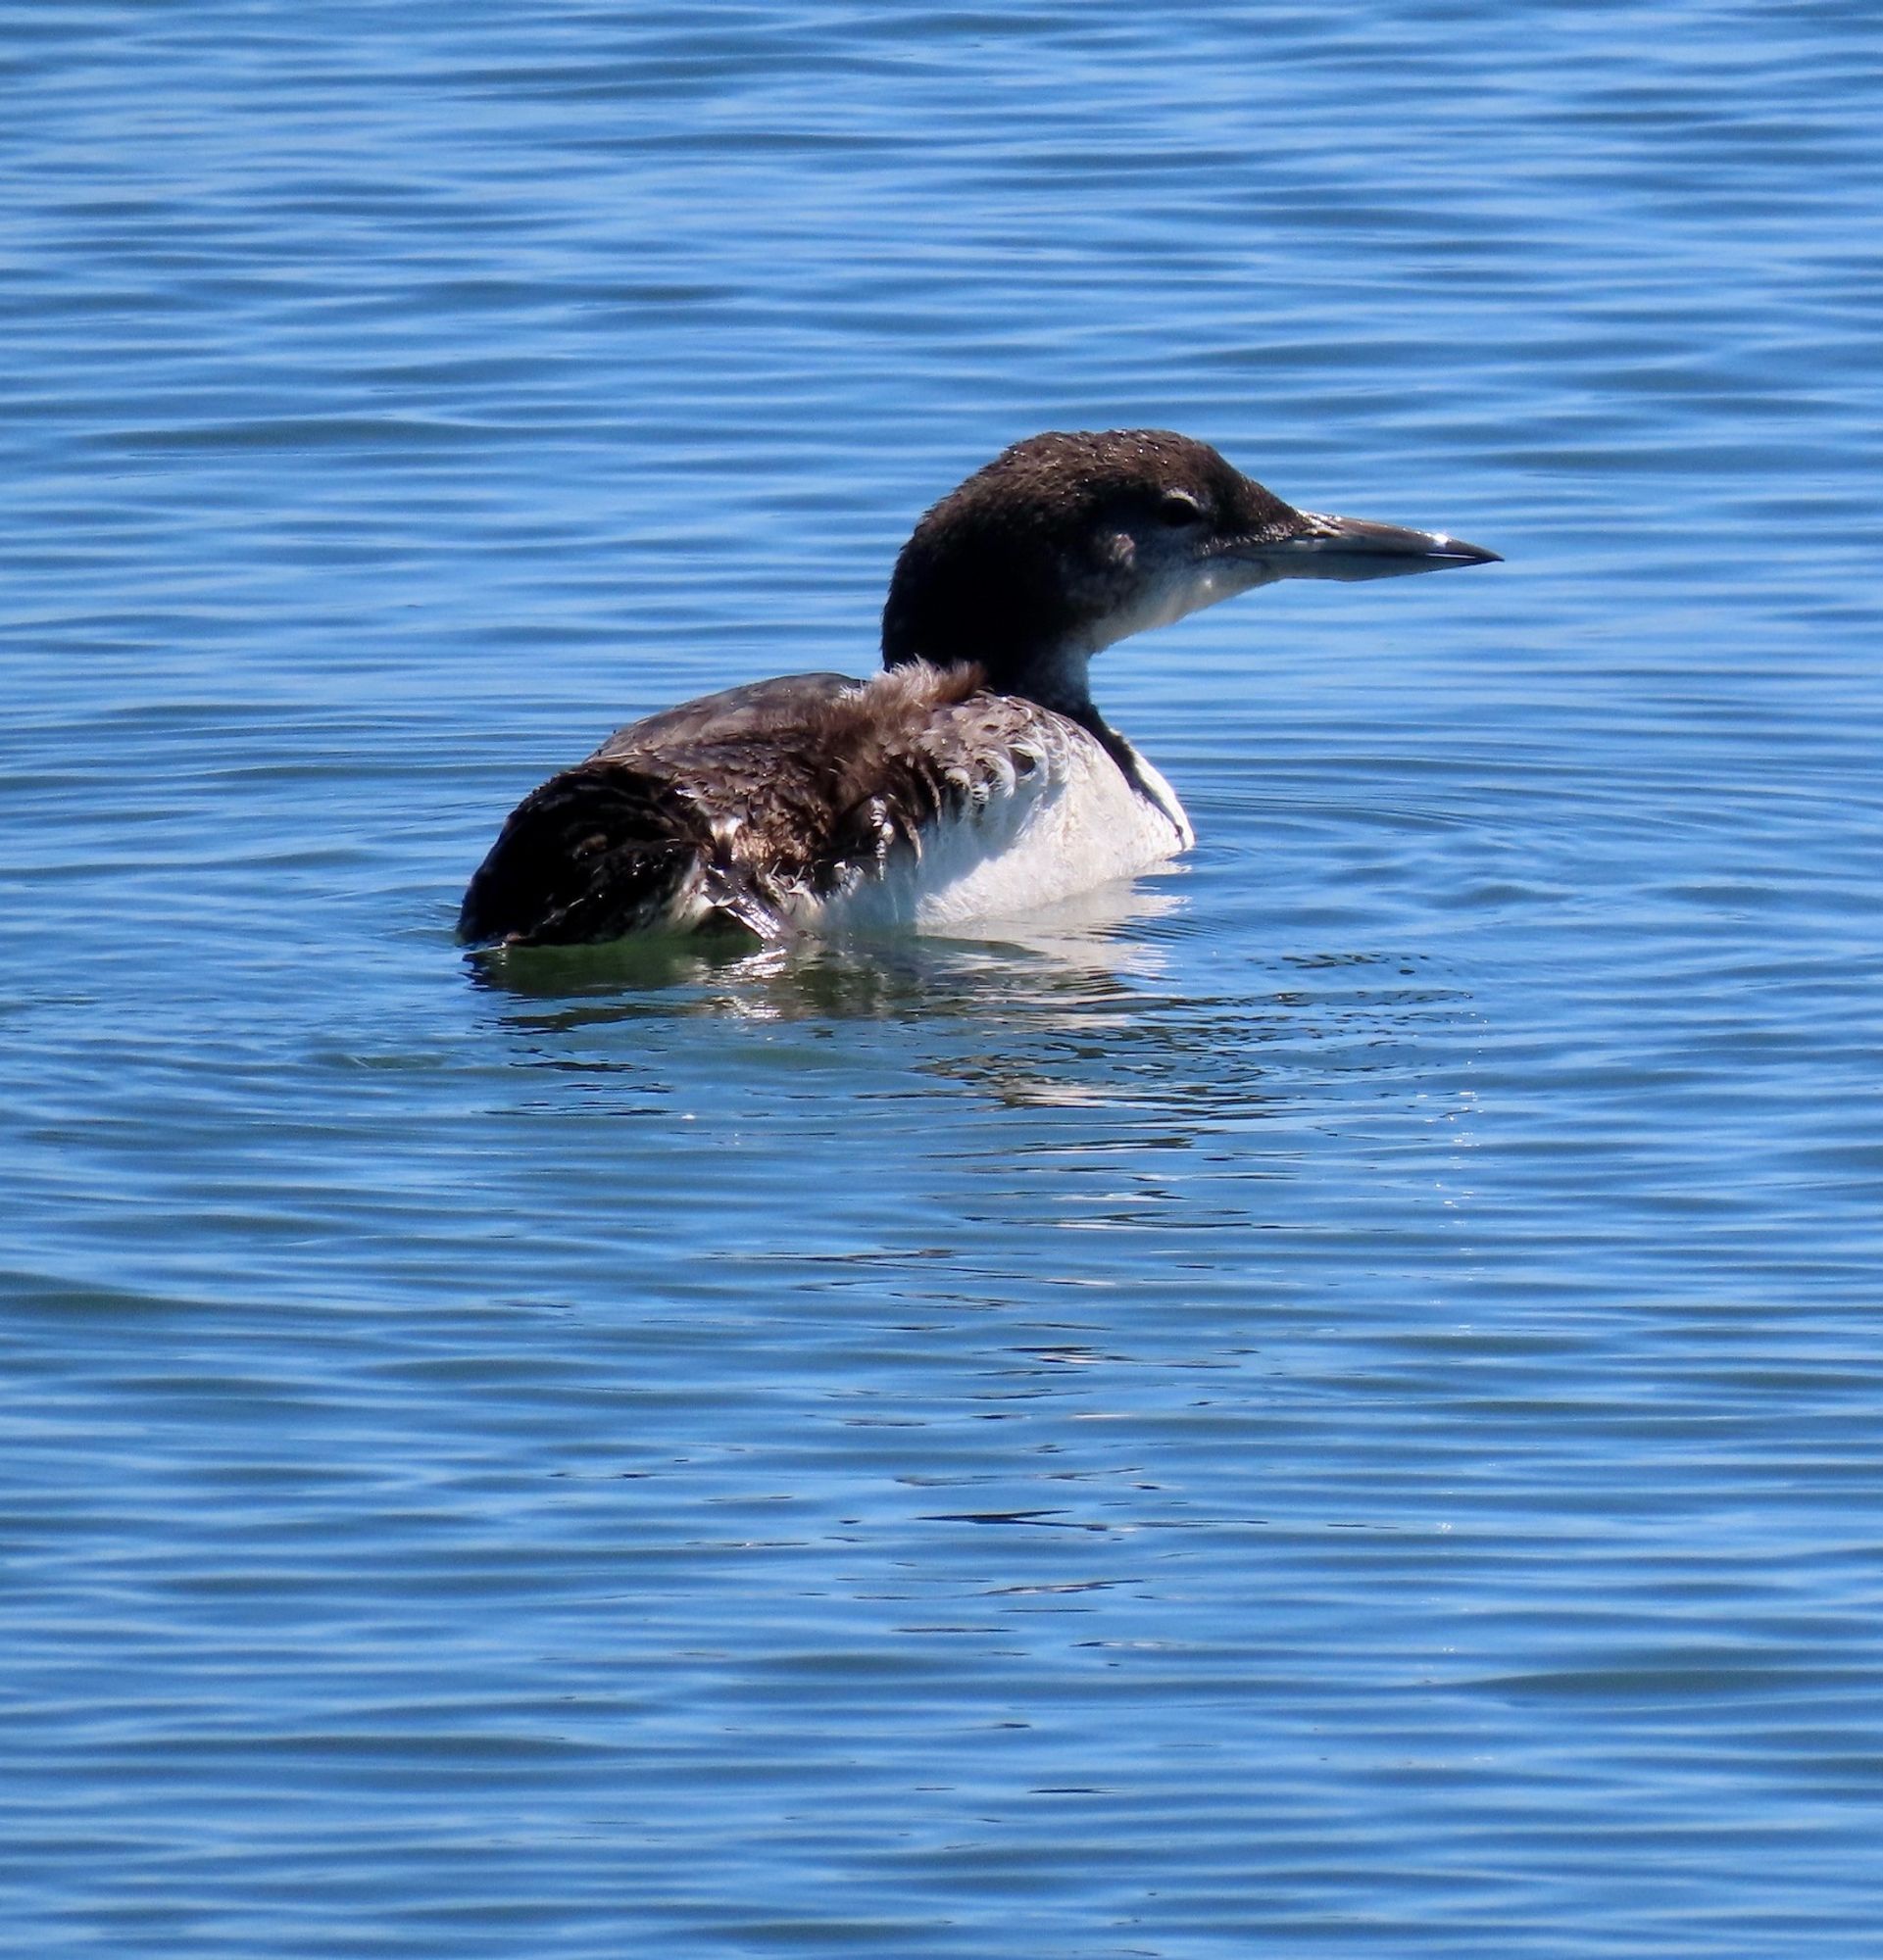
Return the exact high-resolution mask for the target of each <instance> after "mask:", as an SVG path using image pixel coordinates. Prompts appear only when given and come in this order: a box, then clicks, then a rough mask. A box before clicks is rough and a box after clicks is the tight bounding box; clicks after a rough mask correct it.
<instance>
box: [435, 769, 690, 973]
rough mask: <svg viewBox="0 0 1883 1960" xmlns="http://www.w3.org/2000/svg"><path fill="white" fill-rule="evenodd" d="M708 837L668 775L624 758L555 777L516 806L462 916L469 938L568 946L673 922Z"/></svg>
mask: <svg viewBox="0 0 1883 1960" xmlns="http://www.w3.org/2000/svg"><path fill="white" fill-rule="evenodd" d="M709 843H710V840H709V838H708V835H707V832H706V829H705V826H704V824H703V822H702V821H701V819H700V817H699V815H698V813H697V812H696V811H695V810H694V809H693V807H692V806H691V804H690V803H689V802H688V801H687V800H686V799H685V798H684V797H682V796H681V795H679V794H678V792H676V791H675V790H674V788H673V787H672V785H671V784H670V783H667V782H664V781H662V780H661V779H660V778H659V777H658V776H653V775H649V774H646V773H645V772H644V771H642V770H639V769H634V768H627V767H622V766H620V765H619V764H606V763H605V764H599V765H598V764H586V765H584V766H583V767H581V768H576V769H568V770H565V771H564V772H563V774H561V775H560V776H552V777H551V778H550V780H549V781H548V782H546V783H544V784H543V786H542V787H541V788H540V789H538V790H535V791H533V792H532V793H531V794H530V795H529V796H527V797H526V798H524V800H523V801H522V802H521V803H520V805H518V807H517V809H515V810H514V811H513V812H512V813H511V816H510V820H509V821H508V822H507V823H506V824H505V825H504V827H503V829H502V831H501V832H500V833H499V834H498V838H497V841H496V843H495V844H493V845H492V846H491V847H490V855H489V856H488V857H487V858H485V859H484V861H483V862H482V863H481V864H480V865H479V866H478V867H477V870H476V873H475V875H474V876H473V877H472V878H471V885H470V888H469V889H468V890H467V891H466V893H465V902H464V906H463V908H462V909H461V910H460V912H459V914H458V937H459V938H460V939H461V940H462V941H464V942H465V943H466V944H467V945H471V946H490V945H500V946H571V945H579V944H582V943H585V942H588V941H592V940H605V939H619V937H621V935H623V934H624V933H630V932H641V931H645V930H647V929H648V928H649V927H655V926H659V925H661V924H663V923H665V922H667V921H668V920H669V917H670V915H671V908H672V907H673V903H674V901H675V900H676V899H677V898H678V897H679V896H680V894H681V892H682V890H683V889H684V887H685V886H686V885H687V883H688V882H689V880H690V879H692V878H694V877H695V876H696V875H697V873H698V871H699V868H700V866H701V864H702V862H703V861H704V858H705V856H706V852H707V849H708V846H709Z"/></svg>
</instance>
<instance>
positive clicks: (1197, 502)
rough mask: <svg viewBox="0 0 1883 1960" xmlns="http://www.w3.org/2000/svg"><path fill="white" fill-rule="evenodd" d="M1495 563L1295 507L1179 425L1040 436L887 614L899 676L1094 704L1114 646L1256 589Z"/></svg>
mask: <svg viewBox="0 0 1883 1960" xmlns="http://www.w3.org/2000/svg"><path fill="white" fill-rule="evenodd" d="M1495 557H1496V553H1494V552H1487V551H1481V550H1479V549H1478V547H1476V546H1475V545H1466V544H1461V543H1459V542H1458V541H1457V540H1456V539H1453V538H1446V537H1440V536H1438V535H1436V534H1435V533H1432V532H1427V531H1405V530H1399V529H1396V528H1394V527H1392V526H1389V525H1384V524H1366V523H1363V522H1360V521H1358V520H1356V519H1350V518H1339V517H1323V516H1316V515H1313V513H1310V512H1305V511H1297V510H1295V509H1294V508H1293V507H1292V506H1291V505H1288V504H1284V503H1283V502H1282V501H1281V499H1280V498H1279V497H1277V496H1275V495H1274V494H1273V493H1272V492H1271V491H1268V490H1264V488H1263V486H1262V485H1261V484H1260V483H1257V482H1255V481H1254V480H1253V479H1251V478H1250V477H1247V476H1244V475H1243V474H1242V473H1241V471H1240V470H1238V469H1235V468H1233V467H1232V466H1230V465H1229V464H1228V463H1226V462H1225V461H1224V460H1223V459H1222V457H1221V456H1219V455H1218V454H1217V453H1216V452H1215V451H1214V449H1212V448H1211V447H1210V445H1209V444H1208V443H1203V442H1197V441H1194V440H1193V439H1192V438H1191V437H1189V436H1183V435H1174V434H1172V433H1170V432H1169V431H1168V430H1165V429H1109V430H1106V431H1103V432H1101V433H1097V434H1047V435H1036V436H1030V437H1029V438H1028V439H1027V440H1026V441H1025V442H1019V443H1016V444H1015V445H1014V447H1013V448H1012V449H1010V450H1007V451H1006V452H1005V453H1004V454H1002V455H1001V456H999V457H997V458H996V459H995V460H994V461H993V462H992V463H990V464H988V465H987V466H986V467H985V468H984V469H978V470H976V471H975V472H974V474H973V475H972V476H970V477H969V478H968V479H967V481H966V483H964V484H963V485H962V486H961V488H960V489H958V490H955V491H952V492H951V493H950V494H949V495H948V496H946V497H944V498H943V499H942V500H941V502H940V503H939V504H937V505H936V506H935V508H934V509H933V510H932V511H930V512H929V513H928V514H927V515H925V516H924V517H923V518H922V520H921V521H920V523H918V524H917V526H916V531H915V535H914V536H913V537H912V538H911V539H910V540H909V542H908V544H906V545H905V546H904V547H903V551H902V556H901V557H900V558H899V559H898V560H897V561H896V570H895V575H894V577H893V578H892V579H891V581H890V586H889V600H888V604H887V605H886V606H885V607H884V609H883V622H882V651H883V664H884V665H885V666H900V665H903V664H904V663H906V662H910V661H915V660H926V661H930V662H935V663H936V664H938V665H942V664H948V663H950V662H957V661H974V662H979V664H980V665H981V666H982V667H983V668H984V669H985V670H986V673H987V677H988V681H989V684H990V685H991V686H993V687H996V688H998V689H1001V690H1003V691H1005V692H1011V693H1015V694H1023V695H1027V696H1030V697H1032V698H1033V699H1036V700H1042V701H1045V702H1046V703H1047V704H1048V705H1049V706H1053V707H1065V708H1080V707H1085V706H1089V700H1090V697H1089V695H1088V693H1087V691H1086V686H1085V665H1086V662H1088V661H1089V660H1090V658H1091V657H1092V655H1093V654H1095V653H1097V652H1098V651H1099V649H1100V648H1102V647H1108V646H1110V645H1111V644H1112V642H1113V641H1115V640H1121V639H1123V638H1124V637H1125V635H1126V634H1128V633H1137V632H1142V631H1143V630H1144V629H1145V628H1147V627H1150V626H1159V625H1163V624H1164V623H1166V622H1167V621H1169V620H1172V619H1178V618H1181V617H1182V616H1183V615H1184V613H1194V612H1195V611H1196V610H1197V609H1198V608H1199V607H1203V606H1212V605H1214V604H1215V602H1216V601H1217V600H1219V599H1227V598H1229V597H1231V596H1232V595H1233V594H1235V593H1238V592H1246V591H1248V590H1250V589H1251V588H1252V587H1254V586H1257V585H1265V584H1267V583H1269V582H1270V581H1271V580H1273V579H1277V578H1289V577H1310V578H1380V577H1389V576H1392V575H1393V574H1395V573H1400V572H1408V571H1427V570H1435V569H1437V568H1438V567H1440V566H1441V565H1447V564H1482V563H1484V562H1485V561H1487V560H1491V559H1494V558H1495Z"/></svg>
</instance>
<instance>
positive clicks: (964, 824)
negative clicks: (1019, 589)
mask: <svg viewBox="0 0 1883 1960" xmlns="http://www.w3.org/2000/svg"><path fill="white" fill-rule="evenodd" d="M1067 732H1068V733H1069V734H1070V735H1071V736H1072V737H1073V738H1074V739H1073V740H1071V741H1067V742H1066V743H1065V745H1064V747H1063V748H1059V753H1057V754H1055V755H1052V756H1051V757H1049V758H1047V759H1045V760H1044V762H1043V764H1042V766H1041V767H1039V768H1038V769H1037V770H1036V771H1035V772H1034V773H1033V774H1032V775H1031V776H1024V777H1019V778H1017V779H1016V780H1014V781H1012V782H1011V783H1009V782H1006V781H1005V780H1003V781H1002V782H1001V783H1000V784H997V785H996V786H995V787H994V788H993V789H992V790H991V791H990V792H989V794H988V795H987V796H986V797H985V799H984V800H982V801H976V802H973V803H970V804H968V805H967V806H966V808H965V809H962V810H961V811H960V812H959V813H958V814H954V815H951V816H949V817H946V818H942V819H939V820H937V821H936V822H935V823H933V824H930V825H929V826H927V827H926V828H925V829H924V830H923V831H922V833H921V850H920V853H919V855H917V854H916V853H912V852H908V851H903V852H898V853H896V854H895V855H893V856H892V857H891V858H890V860H889V862H888V864H887V865H886V866H885V868H884V870H883V872H882V873H881V874H880V875H879V876H866V877H864V878H862V879H860V880H859V882H858V883H857V884H856V885H855V886H854V887H853V888H852V889H851V890H849V891H848V892H845V893H843V894H841V895H840V896H837V897H834V898H831V899H828V900H826V901H824V903H823V904H822V906H821V907H819V912H818V917H817V918H816V920H815V921H814V920H806V921H804V922H805V923H806V924H807V925H811V926H812V928H813V929H814V930H818V931H824V932H833V931H835V932H841V931H855V930H861V931H873V930H879V929H882V928H888V927H897V926H900V927H902V928H903V929H905V930H910V929H913V930H915V931H917V932H929V933H946V932H950V931H953V930H955V929H956V928H958V927H961V926H964V925H967V924H970V923H972V922H975V921H979V920H985V919H999V918H1016V917H1023V916H1025V915H1026V914H1028V913H1031V912H1033V911H1034V910H1036V909H1037V908H1038V907H1042V906H1049V905H1052V904H1054V903H1056V902H1057V901H1059V900H1061V899H1066V898H1070V897H1072V896H1073V895H1074V894H1075V893H1078V892H1083V891H1086V890H1089V889H1090V888H1091V887H1092V886H1094V885H1102V884H1104V883H1106V882H1107V881H1108V880H1111V879H1114V878H1128V877H1131V876H1133V875H1134V874H1135V873H1137V872H1139V871H1145V870H1149V869H1150V868H1151V866H1152V865H1154V864H1162V863H1164V862H1165V861H1166V860H1168V859H1169V858H1174V857H1176V856H1177V854H1178V853H1179V852H1181V851H1186V850H1188V849H1189V847H1190V845H1191V844H1192V843H1193V842H1194V841H1195V836H1194V833H1193V832H1192V830H1191V828H1190V822H1189V819H1188V818H1187V817H1186V816H1185V815H1184V813H1183V807H1182V805H1181V804H1179V803H1178V802H1177V799H1176V796H1175V794H1174V793H1173V792H1172V790H1171V788H1170V786H1169V784H1168V783H1166V782H1165V781H1164V778H1163V777H1162V776H1161V775H1160V774H1159V773H1158V772H1157V771H1156V770H1155V769H1153V768H1152V767H1151V766H1150V764H1149V763H1147V762H1145V761H1144V760H1142V759H1141V758H1140V759H1139V760H1138V768H1139V771H1140V773H1141V774H1142V776H1143V777H1144V780H1145V783H1146V786H1147V788H1148V789H1149V790H1150V791H1151V795H1150V796H1146V795H1145V794H1143V793H1142V792H1141V791H1139V790H1137V789H1136V788H1134V787H1133V786H1132V784H1131V783H1130V782H1129V781H1127V780H1126V778H1125V776H1124V774H1123V772H1122V771H1121V770H1120V769H1119V768H1118V765H1117V764H1116V763H1115V761H1114V760H1112V758H1111V757H1110V756H1109V755H1107V754H1106V752H1105V750H1104V749H1103V748H1101V747H1100V745H1099V744H1098V743H1097V742H1096V741H1095V740H1093V738H1092V737H1090V736H1089V735H1087V734H1086V733H1085V732H1084V730H1082V729H1076V728H1075V729H1070V730H1068V731H1067ZM1055 746H1056V747H1058V746H1059V745H1055ZM1153 797H1155V798H1156V799H1157V801H1155V802H1154V801H1153V800H1152V799H1153Z"/></svg>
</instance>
